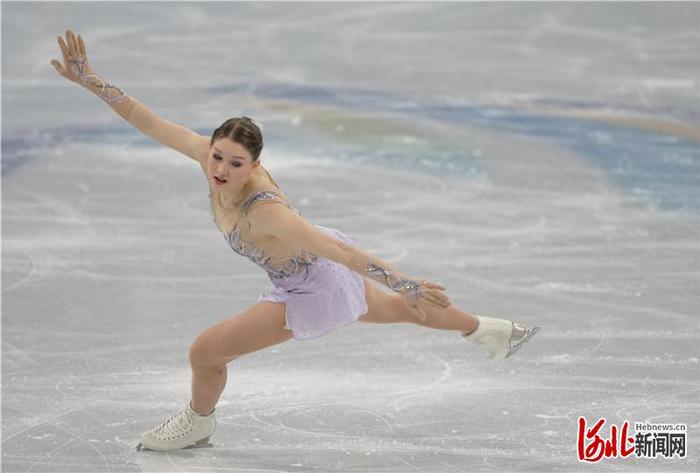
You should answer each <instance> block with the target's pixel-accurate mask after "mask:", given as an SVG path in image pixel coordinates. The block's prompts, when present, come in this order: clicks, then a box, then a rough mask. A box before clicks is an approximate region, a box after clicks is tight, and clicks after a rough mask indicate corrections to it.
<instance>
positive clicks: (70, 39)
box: [66, 30, 78, 57]
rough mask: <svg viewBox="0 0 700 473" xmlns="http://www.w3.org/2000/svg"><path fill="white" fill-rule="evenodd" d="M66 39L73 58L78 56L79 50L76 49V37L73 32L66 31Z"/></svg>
mask: <svg viewBox="0 0 700 473" xmlns="http://www.w3.org/2000/svg"><path fill="white" fill-rule="evenodd" d="M66 38H68V52H69V53H70V55H71V56H73V57H75V56H77V55H78V48H77V47H76V41H75V36H74V35H73V32H72V31H71V30H67V31H66Z"/></svg>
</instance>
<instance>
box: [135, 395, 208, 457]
mask: <svg viewBox="0 0 700 473" xmlns="http://www.w3.org/2000/svg"><path fill="white" fill-rule="evenodd" d="M215 430H216V417H215V413H214V412H212V413H211V414H209V415H208V416H202V415H199V414H197V413H196V412H195V411H194V410H192V407H191V406H190V404H189V403H188V404H187V407H185V408H184V409H183V410H181V411H180V412H178V413H177V414H175V415H174V416H172V417H170V418H169V419H168V420H166V421H165V422H163V423H162V424H160V425H159V426H158V427H156V428H155V429H153V430H151V431H149V432H144V433H143V434H142V435H141V443H139V444H138V445H137V446H136V450H137V451H140V450H143V449H148V450H157V451H161V452H168V451H171V450H179V449H182V448H201V447H211V446H212V445H211V444H210V443H209V437H211V436H212V434H213V433H214V431H215Z"/></svg>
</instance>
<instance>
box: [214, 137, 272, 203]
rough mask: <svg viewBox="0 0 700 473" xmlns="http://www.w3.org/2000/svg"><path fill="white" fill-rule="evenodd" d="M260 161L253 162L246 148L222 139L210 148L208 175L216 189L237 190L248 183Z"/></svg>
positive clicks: (227, 139)
mask: <svg viewBox="0 0 700 473" xmlns="http://www.w3.org/2000/svg"><path fill="white" fill-rule="evenodd" d="M259 163H260V160H257V161H255V162H253V157H252V156H251V155H250V153H249V152H248V150H247V149H245V146H243V145H241V144H240V143H234V142H233V141H232V140H231V139H230V138H220V139H218V140H216V141H214V144H213V145H212V146H211V147H210V148H209V156H208V157H207V174H208V177H209V182H210V183H211V186H212V187H213V188H214V189H220V190H237V189H240V187H241V185H242V184H244V183H245V182H246V180H247V179H248V176H249V175H250V173H251V172H252V171H253V169H255V168H256V167H257V166H258V164H259Z"/></svg>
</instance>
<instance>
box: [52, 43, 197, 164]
mask: <svg viewBox="0 0 700 473" xmlns="http://www.w3.org/2000/svg"><path fill="white" fill-rule="evenodd" d="M58 45H59V46H60V48H61V52H62V54H63V61H64V62H63V63H61V62H60V61H58V60H56V59H53V60H52V61H51V64H52V65H53V67H54V68H55V69H56V71H57V72H58V73H59V74H61V75H62V76H63V77H65V78H66V79H68V80H70V81H71V82H74V83H76V84H78V85H80V86H81V87H84V88H86V89H88V90H89V91H91V92H92V93H94V94H95V95H97V96H98V97H99V98H100V99H102V100H103V101H104V102H105V103H107V104H108V105H109V106H110V107H111V108H112V110H114V111H115V112H116V113H117V114H118V115H119V116H120V117H122V118H123V119H124V120H126V121H127V122H129V123H130V124H131V125H133V126H134V127H135V128H136V129H137V130H139V131H140V132H141V133H143V134H144V135H146V136H149V137H151V138H153V139H154V140H156V141H157V142H159V143H161V144H163V145H165V146H167V147H169V148H172V149H174V150H176V151H178V152H180V153H182V154H184V155H185V156H188V157H190V158H192V159H194V160H195V161H198V162H201V160H202V159H203V158H204V157H205V156H206V154H207V150H208V148H209V138H208V137H206V136H202V135H199V134H197V133H195V132H194V131H192V130H190V129H188V128H185V127H184V126H181V125H178V124H176V123H172V122H170V121H168V120H165V119H164V118H162V117H160V116H159V115H157V114H156V113H154V112H153V111H151V110H150V109H149V108H148V107H146V106H145V105H143V104H142V103H141V102H139V101H138V100H136V99H134V98H133V97H130V96H128V95H126V94H124V92H122V91H121V89H119V87H117V86H115V85H113V84H110V83H109V82H107V81H106V80H104V79H103V78H101V77H100V76H98V75H97V74H95V72H94V71H93V69H92V67H91V66H90V62H89V61H88V57H87V49H86V48H85V42H84V41H83V38H82V37H81V36H80V35H77V36H76V35H75V34H74V33H73V32H72V31H70V30H68V31H66V40H65V41H64V40H63V38H62V37H60V36H59V37H58Z"/></svg>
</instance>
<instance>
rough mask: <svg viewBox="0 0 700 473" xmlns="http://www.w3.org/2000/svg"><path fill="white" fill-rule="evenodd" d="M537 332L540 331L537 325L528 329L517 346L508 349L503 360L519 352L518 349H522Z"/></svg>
mask: <svg viewBox="0 0 700 473" xmlns="http://www.w3.org/2000/svg"><path fill="white" fill-rule="evenodd" d="M539 331H540V327H539V326H537V325H536V326H534V327H532V328H531V329H529V330H528V331H527V333H526V334H525V336H524V337H523V338H522V339H521V340H520V341H519V342H518V343H517V344H515V345H513V346H512V347H510V350H509V351H508V353H507V354H506V356H505V358H509V357H511V356H513V355H515V352H517V351H518V350H520V347H522V346H523V345H524V344H525V342H527V341H528V340H530V339H531V338H532V337H533V336H534V335H535V334H536V333H537V332H539Z"/></svg>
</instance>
